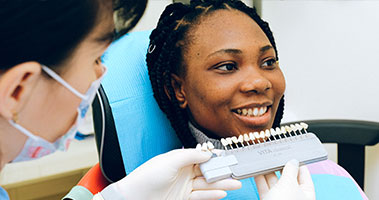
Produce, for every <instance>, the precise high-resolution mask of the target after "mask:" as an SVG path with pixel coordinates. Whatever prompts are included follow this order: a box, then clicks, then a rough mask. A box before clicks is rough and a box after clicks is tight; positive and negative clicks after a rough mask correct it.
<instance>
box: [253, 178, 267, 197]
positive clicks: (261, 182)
mask: <svg viewBox="0 0 379 200" xmlns="http://www.w3.org/2000/svg"><path fill="white" fill-rule="evenodd" d="M254 180H255V184H256V185H257V189H258V193H259V197H260V199H263V198H264V197H265V196H266V194H267V193H268V192H269V191H270V188H269V186H268V184H267V181H266V178H265V177H264V176H263V175H258V176H256V177H254Z"/></svg>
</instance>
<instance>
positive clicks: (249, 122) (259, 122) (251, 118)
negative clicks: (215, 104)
mask: <svg viewBox="0 0 379 200" xmlns="http://www.w3.org/2000/svg"><path fill="white" fill-rule="evenodd" d="M245 113H246V111H245ZM233 114H234V116H235V117H236V118H237V119H238V120H240V121H242V122H243V123H244V124H246V126H247V127H253V126H254V127H263V126H264V127H266V125H267V124H268V123H269V122H270V119H271V106H267V110H266V112H265V113H264V114H262V115H258V116H257V115H249V114H244V113H243V112H241V113H237V112H234V111H233Z"/></svg>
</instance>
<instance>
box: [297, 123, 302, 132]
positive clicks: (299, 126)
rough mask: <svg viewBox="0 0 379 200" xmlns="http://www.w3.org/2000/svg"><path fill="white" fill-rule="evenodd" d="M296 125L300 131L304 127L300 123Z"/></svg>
mask: <svg viewBox="0 0 379 200" xmlns="http://www.w3.org/2000/svg"><path fill="white" fill-rule="evenodd" d="M295 126H296V128H297V130H299V131H301V129H303V127H301V125H300V124H298V123H296V124H295Z"/></svg>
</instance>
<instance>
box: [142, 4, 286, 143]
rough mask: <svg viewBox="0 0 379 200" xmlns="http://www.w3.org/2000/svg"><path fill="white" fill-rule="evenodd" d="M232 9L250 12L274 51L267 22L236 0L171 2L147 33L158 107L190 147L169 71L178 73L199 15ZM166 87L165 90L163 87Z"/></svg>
mask: <svg viewBox="0 0 379 200" xmlns="http://www.w3.org/2000/svg"><path fill="white" fill-rule="evenodd" d="M221 9H235V10H239V11H241V12H243V13H245V14H247V15H248V16H250V17H251V18H252V19H253V20H254V21H255V22H256V23H257V24H258V25H259V26H260V28H261V29H262V30H263V32H264V33H265V34H266V36H267V37H268V39H269V40H270V42H271V44H272V46H273V47H274V50H275V53H276V55H278V54H277V49H276V45H275V40H274V37H273V35H272V32H271V30H270V28H269V25H268V23H267V22H265V21H263V20H262V19H261V18H260V16H259V15H258V14H257V13H256V10H255V9H254V8H250V7H248V6H246V5H245V4H244V3H243V2H241V1H239V0H192V1H191V3H190V4H189V5H184V4H182V3H174V4H171V5H169V6H167V7H166V9H165V10H164V11H163V13H162V15H161V17H160V19H159V22H158V25H157V27H156V28H155V29H154V30H153V31H152V33H151V35H150V45H149V49H148V53H147V57H146V62H147V66H148V70H149V76H150V81H151V85H152V88H153V92H154V97H155V99H156V100H157V102H158V105H159V107H160V108H161V109H162V110H163V112H165V113H166V115H167V118H168V119H169V120H170V122H171V125H172V127H173V128H174V130H175V132H176V134H177V135H178V137H179V139H180V141H181V142H182V144H183V145H184V146H185V147H194V146H195V145H196V141H195V138H194V137H193V136H192V134H191V132H190V130H189V128H188V120H189V118H188V116H187V113H186V111H185V110H183V109H181V108H180V107H179V103H178V101H177V99H176V97H175V92H174V89H173V87H172V86H171V74H172V73H175V74H178V73H180V72H181V70H183V71H185V69H182V68H184V67H183V66H182V64H183V63H182V62H183V60H182V57H183V52H184V51H185V48H186V46H187V44H188V42H189V41H187V40H188V32H189V30H191V28H193V27H195V26H196V25H197V24H199V20H201V17H203V16H206V15H209V14H211V13H212V12H214V11H216V10H221ZM165 87H166V88H167V93H168V96H167V94H166V91H165ZM283 109H284V98H282V99H281V100H280V103H279V107H278V111H277V113H276V116H275V120H274V124H273V126H274V127H276V126H279V125H280V121H281V119H282V116H283Z"/></svg>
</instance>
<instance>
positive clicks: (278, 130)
mask: <svg viewBox="0 0 379 200" xmlns="http://www.w3.org/2000/svg"><path fill="white" fill-rule="evenodd" d="M275 132H276V135H280V128H279V127H276V129H275Z"/></svg>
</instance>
